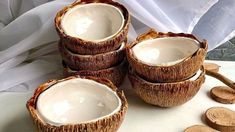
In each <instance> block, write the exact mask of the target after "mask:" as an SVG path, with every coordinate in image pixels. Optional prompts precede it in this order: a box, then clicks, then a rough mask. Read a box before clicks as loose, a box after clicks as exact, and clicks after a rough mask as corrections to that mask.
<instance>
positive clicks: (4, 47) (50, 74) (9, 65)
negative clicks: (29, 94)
mask: <svg viewBox="0 0 235 132" xmlns="http://www.w3.org/2000/svg"><path fill="white" fill-rule="evenodd" d="M73 1H74V0H56V1H51V0H1V1H0V82H1V83H0V91H26V90H30V89H34V88H36V86H37V85H38V84H40V83H42V82H44V81H46V80H48V79H52V78H60V77H62V74H61V71H62V67H61V64H60V63H61V60H60V56H59V54H58V51H57V40H58V36H57V34H56V32H55V29H54V21H53V20H54V16H55V14H56V12H57V11H58V10H59V9H61V8H62V7H64V6H66V5H68V4H70V3H71V2H73ZM116 1H119V2H121V3H123V4H124V5H125V6H126V7H127V8H128V9H129V11H130V13H131V15H132V25H131V27H130V32H129V36H128V37H129V39H130V40H133V39H135V37H136V36H137V35H138V34H140V33H142V32H144V31H146V30H147V29H148V28H149V27H152V28H155V29H156V30H158V31H163V32H168V31H171V32H187V33H193V34H195V35H197V36H199V37H200V38H201V39H203V38H205V39H207V40H208V41H209V48H210V49H213V48H215V47H216V46H218V45H220V44H221V43H222V42H225V41H226V40H228V39H229V38H231V37H233V36H234V29H235V19H234V18H235V13H234V12H235V8H233V7H235V1H233V0H226V1H225V0H206V1H198V0H116Z"/></svg>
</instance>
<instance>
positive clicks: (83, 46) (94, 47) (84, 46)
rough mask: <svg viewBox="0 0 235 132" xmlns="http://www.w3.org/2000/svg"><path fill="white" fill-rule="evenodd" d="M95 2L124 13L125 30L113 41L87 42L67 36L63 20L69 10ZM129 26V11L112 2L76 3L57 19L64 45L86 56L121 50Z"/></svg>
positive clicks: (92, 0)
mask: <svg viewBox="0 0 235 132" xmlns="http://www.w3.org/2000/svg"><path fill="white" fill-rule="evenodd" d="M94 2H95V3H106V4H110V5H113V6H115V7H117V8H119V9H120V10H121V11H122V13H123V16H124V19H125V23H124V26H123V29H122V30H121V31H120V32H119V33H118V34H117V35H115V36H114V37H112V38H111V39H108V40H105V41H100V42H93V41H87V40H83V39H81V38H77V37H72V36H69V35H67V34H65V32H64V31H63V29H62V27H61V20H62V18H63V16H64V14H65V13H66V12H67V11H68V10H69V9H71V8H73V7H75V6H79V5H84V4H89V3H94ZM129 25H130V14H129V12H128V10H127V9H126V8H125V7H124V6H123V5H122V4H119V3H117V2H114V1H112V0H82V1H81V2H77V1H76V2H74V3H73V4H71V5H69V6H66V7H64V8H63V9H62V10H60V11H59V12H58V13H57V15H56V17H55V27H56V31H57V33H58V35H59V36H60V38H61V42H62V44H63V45H65V47H67V48H68V49H69V50H70V51H73V52H74V53H78V54H86V55H94V54H100V53H105V52H109V51H113V50H116V49H117V48H119V47H120V45H121V43H122V42H123V41H124V40H125V39H126V36H127V33H128V29H129Z"/></svg>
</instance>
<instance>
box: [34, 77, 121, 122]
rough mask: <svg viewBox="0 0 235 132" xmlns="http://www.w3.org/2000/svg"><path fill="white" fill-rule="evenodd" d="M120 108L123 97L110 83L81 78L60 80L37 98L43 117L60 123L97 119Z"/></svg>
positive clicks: (39, 111) (46, 120) (41, 116)
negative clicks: (121, 97)
mask: <svg viewBox="0 0 235 132" xmlns="http://www.w3.org/2000/svg"><path fill="white" fill-rule="evenodd" d="M120 108H121V100H120V98H119V97H118V96H117V94H116V93H115V92H114V91H112V90H111V89H110V88H109V87H108V86H106V85H104V84H101V83H98V82H96V81H93V80H89V79H81V78H76V79H70V80H67V81H63V82H60V83H57V84H55V85H53V86H51V87H50V88H49V89H47V90H46V91H44V92H43V93H41V94H40V95H39V97H38V100H37V110H38V114H39V116H40V118H41V119H42V120H43V121H45V122H47V123H50V124H53V125H57V126H58V125H62V124H76V123H85V122H92V121H96V120H98V119H101V118H105V117H107V116H110V115H112V114H114V113H115V112H117V111H118V110H120Z"/></svg>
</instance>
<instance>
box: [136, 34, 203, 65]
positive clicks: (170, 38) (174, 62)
mask: <svg viewBox="0 0 235 132" xmlns="http://www.w3.org/2000/svg"><path fill="white" fill-rule="evenodd" d="M173 39H181V40H182V41H184V40H190V41H193V42H194V43H192V45H196V46H197V49H196V50H195V51H194V52H192V53H190V55H188V56H184V57H183V58H181V59H177V60H174V61H168V62H164V63H159V64H149V63H146V62H144V61H143V60H140V59H138V57H137V56H136V55H135V53H134V51H133V48H134V47H135V46H137V45H138V44H142V45H147V43H151V42H152V43H154V42H158V41H161V40H171V41H174V40H173ZM199 49H200V42H199V41H197V40H195V39H192V38H189V37H184V36H177V37H161V38H153V39H147V40H143V41H141V42H139V43H137V44H136V45H134V46H133V47H132V48H131V52H132V54H133V57H135V58H136V59H137V60H138V61H140V62H141V63H144V64H146V65H149V66H173V65H175V64H177V63H180V62H182V61H184V60H185V59H187V58H189V57H191V56H193V54H195V53H196V52H197V51H198V50H199ZM165 63H167V64H165Z"/></svg>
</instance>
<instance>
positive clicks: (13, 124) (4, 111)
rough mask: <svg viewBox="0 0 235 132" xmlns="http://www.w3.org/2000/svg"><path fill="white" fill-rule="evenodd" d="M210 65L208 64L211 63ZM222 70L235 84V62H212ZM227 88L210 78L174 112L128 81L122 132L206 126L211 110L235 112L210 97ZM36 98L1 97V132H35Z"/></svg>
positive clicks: (232, 106) (178, 130)
mask: <svg viewBox="0 0 235 132" xmlns="http://www.w3.org/2000/svg"><path fill="white" fill-rule="evenodd" d="M207 62H208V61H207ZM209 62H214V63H217V64H219V65H220V66H221V69H220V71H219V72H220V73H222V74H224V75H226V76H228V77H229V78H230V79H232V80H235V68H234V67H235V62H226V61H209ZM217 85H224V84H223V83H221V82H220V81H218V80H216V79H214V78H211V77H208V76H207V77H206V82H205V83H204V84H203V86H202V87H201V89H200V91H199V92H198V93H197V95H196V96H195V97H194V98H193V99H191V100H190V101H188V102H187V103H185V104H184V105H181V106H177V107H173V108H159V107H156V106H152V105H149V104H146V103H144V102H143V101H142V100H141V99H139V98H138V97H137V96H136V95H135V93H134V92H133V90H132V89H131V86H130V83H129V81H128V79H125V82H124V83H123V85H122V86H121V89H123V90H124V91H125V94H126V96H127V99H128V103H129V109H128V112H127V114H126V117H125V120H124V122H123V123H122V125H121V127H120V129H119V132H156V131H159V132H182V131H183V130H184V129H185V128H187V127H189V126H191V125H195V124H204V121H203V118H202V117H203V113H204V112H205V111H206V110H207V109H208V108H210V107H213V106H223V107H227V108H230V109H232V110H235V104H228V105H225V104H220V103H217V102H215V101H214V100H212V99H211V98H210V96H209V95H208V92H209V90H210V89H211V88H212V87H213V86H217ZM31 96H32V91H31V92H27V93H15V92H4V93H0V112H1V113H0V132H33V131H35V128H34V126H33V123H32V120H31V118H30V116H29V113H28V111H27V109H26V107H25V104H26V101H27V100H28V99H29V98H30V97H31Z"/></svg>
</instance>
